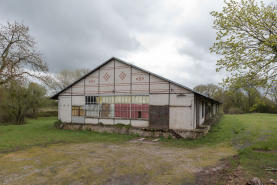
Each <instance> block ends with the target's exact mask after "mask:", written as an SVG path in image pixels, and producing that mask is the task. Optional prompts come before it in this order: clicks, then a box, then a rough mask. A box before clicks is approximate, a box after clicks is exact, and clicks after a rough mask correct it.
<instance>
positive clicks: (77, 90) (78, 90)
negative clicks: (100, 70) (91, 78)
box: [72, 79, 84, 95]
mask: <svg viewBox="0 0 277 185" xmlns="http://www.w3.org/2000/svg"><path fill="white" fill-rule="evenodd" d="M72 95H84V79H82V80H81V81H79V82H78V83H76V84H74V85H73V86H72Z"/></svg>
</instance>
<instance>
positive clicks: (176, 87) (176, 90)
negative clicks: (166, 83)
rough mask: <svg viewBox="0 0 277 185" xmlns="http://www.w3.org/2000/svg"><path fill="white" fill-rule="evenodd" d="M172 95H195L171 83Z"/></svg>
mask: <svg viewBox="0 0 277 185" xmlns="http://www.w3.org/2000/svg"><path fill="white" fill-rule="evenodd" d="M170 93H171V94H173V93H193V92H191V91H190V90H187V89H185V88H183V87H180V86H178V85H175V84H172V83H171V84H170Z"/></svg>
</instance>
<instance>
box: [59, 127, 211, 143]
mask: <svg viewBox="0 0 277 185" xmlns="http://www.w3.org/2000/svg"><path fill="white" fill-rule="evenodd" d="M60 129H68V130H88V131H94V132H108V133H117V134H127V135H131V134H134V135H135V134H137V135H138V136H141V137H152V138H158V137H164V138H168V137H171V138H175V136H174V135H173V134H172V133H171V132H170V131H169V130H168V131H145V130H143V129H142V128H135V127H131V128H126V127H117V126H114V125H100V124H83V123H63V124H61V125H60ZM209 129H210V126H203V128H201V129H196V130H174V131H175V132H176V133H178V134H179V135H180V136H182V137H183V138H192V139H196V138H198V137H203V136H204V135H205V134H206V133H208V131H209Z"/></svg>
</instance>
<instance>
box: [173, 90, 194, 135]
mask: <svg viewBox="0 0 277 185" xmlns="http://www.w3.org/2000/svg"><path fill="white" fill-rule="evenodd" d="M193 115H194V94H186V96H178V94H170V108H169V128H170V129H189V130H192V129H194V123H193V121H194V119H193Z"/></svg>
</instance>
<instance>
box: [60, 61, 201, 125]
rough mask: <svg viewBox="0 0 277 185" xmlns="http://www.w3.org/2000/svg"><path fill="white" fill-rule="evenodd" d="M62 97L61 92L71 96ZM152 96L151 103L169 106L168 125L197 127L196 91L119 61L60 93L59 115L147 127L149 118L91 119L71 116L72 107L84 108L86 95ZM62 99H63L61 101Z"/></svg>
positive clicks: (92, 122)
mask: <svg viewBox="0 0 277 185" xmlns="http://www.w3.org/2000/svg"><path fill="white" fill-rule="evenodd" d="M71 93H72V96H67V98H63V96H62V95H70V94H71ZM122 94H126V95H149V105H157V106H169V128H171V129H194V128H195V125H196V116H197V115H195V112H196V109H195V102H196V101H199V99H195V98H194V93H193V92H191V91H189V90H187V89H184V88H183V87H179V86H178V85H175V84H171V83H170V82H168V81H166V80H163V79H161V78H158V77H156V76H153V75H152V74H149V73H146V72H143V71H141V70H139V69H136V68H134V67H131V66H129V65H126V64H124V63H122V62H120V61H117V60H112V61H110V62H109V63H107V64H105V65H104V66H102V67H101V68H100V69H98V70H97V71H94V72H93V73H92V74H90V75H88V76H87V77H85V78H84V79H82V80H81V81H80V82H78V83H76V84H74V85H73V86H72V89H68V90H66V91H65V92H64V94H63V93H61V94H60V96H59V103H60V104H61V105H62V104H66V105H67V106H61V105H60V106H59V118H60V119H61V120H62V121H64V122H71V121H72V122H76V123H87V124H99V123H101V122H102V123H103V124H108V125H112V124H117V123H122V124H125V125H128V124H130V123H131V125H132V126H134V127H147V126H148V125H149V122H148V120H146V119H141V120H139V119H132V120H131V119H126V118H124V119H119V118H108V119H105V118H88V117H85V116H71V114H72V113H71V107H72V106H82V107H84V108H85V95H100V96H101V95H115V96H116V95H122ZM60 99H61V100H60ZM199 105H200V106H199V109H200V110H199V115H198V116H199V121H200V124H202V123H203V122H204V117H203V118H202V116H201V115H202V103H201V102H199Z"/></svg>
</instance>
